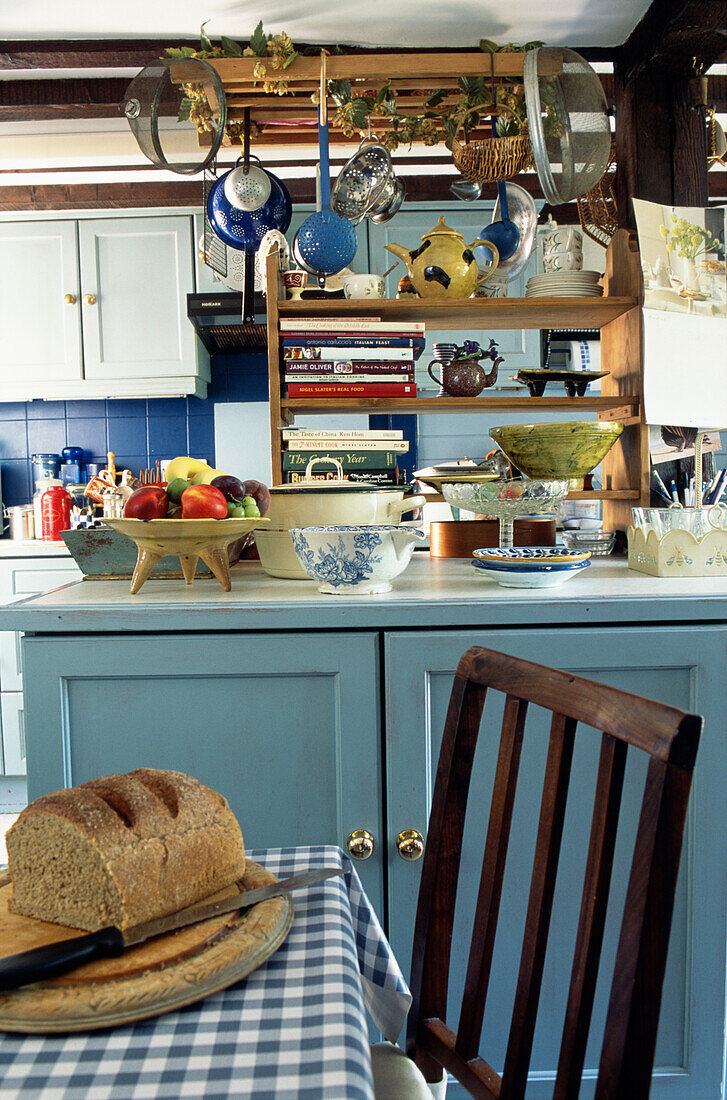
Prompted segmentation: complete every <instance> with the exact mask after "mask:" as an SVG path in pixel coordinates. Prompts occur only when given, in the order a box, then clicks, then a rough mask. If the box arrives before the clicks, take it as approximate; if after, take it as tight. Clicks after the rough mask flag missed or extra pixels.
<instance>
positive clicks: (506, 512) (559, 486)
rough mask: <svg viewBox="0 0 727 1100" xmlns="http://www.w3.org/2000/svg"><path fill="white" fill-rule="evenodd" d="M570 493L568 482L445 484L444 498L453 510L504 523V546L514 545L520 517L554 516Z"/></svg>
mask: <svg viewBox="0 0 727 1100" xmlns="http://www.w3.org/2000/svg"><path fill="white" fill-rule="evenodd" d="M567 493H568V482H567V481H531V480H530V479H527V480H522V481H519V480H517V479H513V480H509V481H486V482H483V483H481V484H473V483H471V482H457V481H452V482H445V483H443V484H442V496H443V497H444V499H445V500H446V501H447V504H449V505H451V506H452V507H453V508H463V509H465V511H467V512H475V513H476V514H477V515H478V517H479V518H480V519H498V520H499V521H500V546H512V545H513V521H514V519H515V517H516V516H531V515H553V514H554V513H555V512H556V510H557V508H558V506H559V505H560V504H562V503H563V501H564V500H565V498H566V495H567Z"/></svg>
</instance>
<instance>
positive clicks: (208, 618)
mask: <svg viewBox="0 0 727 1100" xmlns="http://www.w3.org/2000/svg"><path fill="white" fill-rule="evenodd" d="M725 620H727V578H722V579H712V578H684V579H676V580H672V579H667V578H659V577H650V576H647V575H646V574H644V573H637V572H635V571H634V570H630V569H629V568H628V567H627V565H626V561H625V559H624V558H616V557H610V558H605V559H594V561H593V564H592V566H591V568H590V569H587V570H584V571H583V572H582V573H580V574H578V575H577V576H575V577H572V578H571V579H569V580H568V581H566V583H565V584H564V585H562V586H561V587H558V588H552V589H544V590H543V589H541V590H538V589H515V588H503V587H501V586H499V585H497V584H496V583H494V582H493V581H491V580H490V579H489V578H486V577H484V576H483V575H482V574H478V573H476V572H475V570H474V569H473V568H472V566H471V565H470V563H469V561H468V560H466V559H459V558H457V559H454V558H449V559H444V558H436V559H435V558H430V557H429V555H428V554H426V553H422V552H418V553H415V555H414V558H413V559H412V561H411V563H410V565H409V567H408V568H407V569H406V571H405V572H404V573H403V574H402V575H401V576H400V577H398V578H397V579H396V580H395V581H394V587H393V589H392V591H391V592H388V593H386V594H384V595H379V596H356V597H354V596H327V595H322V594H320V593H319V592H318V591H317V588H316V585H315V583H314V582H313V581H310V582H309V581H292V580H279V579H277V578H275V577H269V576H267V574H266V573H264V572H263V570H262V567H261V566H260V564H259V563H258V562H249V561H248V562H240V563H238V565H236V566H234V568H233V570H232V591H231V592H229V593H226V592H224V591H223V590H222V588H221V587H220V586H219V584H218V583H217V582H216V581H214V580H211V579H210V580H204V579H202V580H196V581H195V583H194V584H193V585H191V586H189V587H187V586H185V585H184V584H183V583H182V582H181V580H150V581H149V582H148V583H147V584H146V585H145V586H144V587H143V589H142V590H141V592H139V593H138V594H137V595H136V596H131V595H130V594H129V585H128V581H78V582H75V583H73V584H69V585H65V586H63V587H61V588H57V589H55V590H54V591H52V592H48V593H45V594H44V595H41V596H34V597H30V598H28V599H26V600H23V601H19V602H17V603H14V604H13V605H8V606H6V607H4V608H0V630H24V631H34V632H38V633H55V632H78V633H82V634H93V633H97V632H101V633H119V632H125V631H135V632H142V633H164V632H168V631H178V630H185V631H189V630H192V631H232V630H234V631H268V630H295V631H311V630H348V629H353V630H389V629H391V630H397V629H398V630H400V629H414V630H421V629H427V628H437V629H442V628H445V629H446V628H447V627H452V628H456V627H462V626H473V625H491V626H505V625H508V626H512V625H523V626H525V625H533V624H537V623H540V624H553V625H558V624H563V625H573V624H581V625H584V626H587V625H591V624H594V623H622V624H624V625H633V624H634V623H639V622H668V621H673V622H675V623H694V622H699V621H704V622H716V621H725Z"/></svg>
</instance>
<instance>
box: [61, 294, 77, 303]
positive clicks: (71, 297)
mask: <svg viewBox="0 0 727 1100" xmlns="http://www.w3.org/2000/svg"><path fill="white" fill-rule="evenodd" d="M63 301H64V302H65V303H66V305H67V306H75V304H76V295H75V294H64V295H63Z"/></svg>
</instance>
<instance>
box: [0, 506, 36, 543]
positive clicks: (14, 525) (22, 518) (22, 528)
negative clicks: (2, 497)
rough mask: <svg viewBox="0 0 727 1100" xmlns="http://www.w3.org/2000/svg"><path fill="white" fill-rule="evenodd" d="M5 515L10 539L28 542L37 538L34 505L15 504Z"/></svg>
mask: <svg viewBox="0 0 727 1100" xmlns="http://www.w3.org/2000/svg"><path fill="white" fill-rule="evenodd" d="M3 511H4V515H5V516H6V518H7V521H8V525H9V528H10V538H11V539H14V540H18V541H20V542H27V541H28V540H29V539H34V538H35V513H34V510H33V505H32V504H13V505H11V507H10V508H5V509H4V510H3Z"/></svg>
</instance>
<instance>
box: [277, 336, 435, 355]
mask: <svg viewBox="0 0 727 1100" xmlns="http://www.w3.org/2000/svg"><path fill="white" fill-rule="evenodd" d="M280 343H281V345H282V347H283V350H284V351H285V350H287V349H288V348H310V347H314V348H336V349H337V350H336V354H340V351H341V348H353V349H354V352H355V349H356V348H419V347H422V348H423V347H424V344H425V340H424V337H423V336H410V335H407V334H406V333H403V334H402V335H400V336H366V335H359V334H358V333H355V332H348V333H341V334H339V335H338V336H336V335H335V334H333V335H328V336H325V335H323V333H319V332H311V333H308V334H307V335H305V334H301V335H300V336H284V337H283V339H282V340H281V341H280ZM351 358H355V354H354V353H351Z"/></svg>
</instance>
